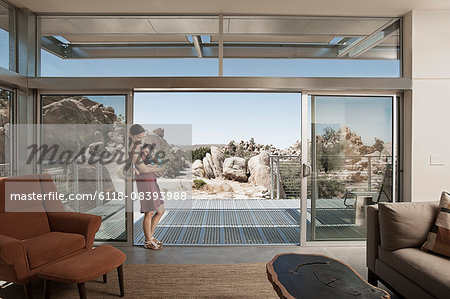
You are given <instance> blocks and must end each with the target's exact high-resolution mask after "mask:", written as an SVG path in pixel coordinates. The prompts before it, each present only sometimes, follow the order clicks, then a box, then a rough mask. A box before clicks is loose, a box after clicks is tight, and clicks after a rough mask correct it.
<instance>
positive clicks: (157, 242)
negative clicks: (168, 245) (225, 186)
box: [150, 237, 163, 245]
mask: <svg viewBox="0 0 450 299" xmlns="http://www.w3.org/2000/svg"><path fill="white" fill-rule="evenodd" d="M150 240H151V241H153V242H155V243H156V244H158V245H162V244H163V242H161V241H160V240H158V239H156V238H153V237H152V238H150Z"/></svg>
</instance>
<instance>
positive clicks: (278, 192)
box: [277, 156, 280, 199]
mask: <svg viewBox="0 0 450 299" xmlns="http://www.w3.org/2000/svg"><path fill="white" fill-rule="evenodd" d="M277 199H280V156H277Z"/></svg>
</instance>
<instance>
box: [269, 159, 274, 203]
mask: <svg viewBox="0 0 450 299" xmlns="http://www.w3.org/2000/svg"><path fill="white" fill-rule="evenodd" d="M270 186H272V188H271V189H270V199H273V188H274V181H273V156H270Z"/></svg>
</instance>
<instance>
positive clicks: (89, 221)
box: [47, 212, 102, 249]
mask: <svg viewBox="0 0 450 299" xmlns="http://www.w3.org/2000/svg"><path fill="white" fill-rule="evenodd" d="M47 216H48V221H49V223H50V229H51V230H52V232H63V233H74V234H80V235H83V236H84V237H85V239H86V244H85V246H86V248H87V249H92V247H93V245H94V237H95V234H96V233H97V231H98V229H99V228H100V225H101V223H102V218H101V217H100V216H96V215H91V214H83V213H73V212H50V213H47Z"/></svg>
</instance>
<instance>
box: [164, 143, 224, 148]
mask: <svg viewBox="0 0 450 299" xmlns="http://www.w3.org/2000/svg"><path fill="white" fill-rule="evenodd" d="M171 145H173V146H176V147H179V148H181V149H182V150H195V149H198V148H200V147H210V146H217V147H223V146H225V145H226V144H218V143H210V144H193V145H179V144H171Z"/></svg>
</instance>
